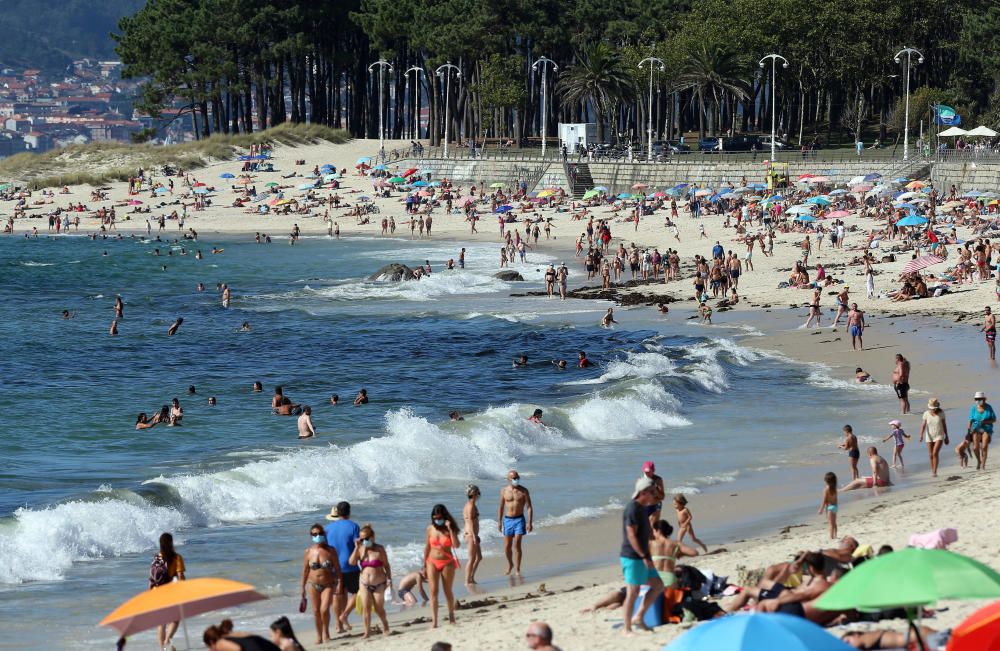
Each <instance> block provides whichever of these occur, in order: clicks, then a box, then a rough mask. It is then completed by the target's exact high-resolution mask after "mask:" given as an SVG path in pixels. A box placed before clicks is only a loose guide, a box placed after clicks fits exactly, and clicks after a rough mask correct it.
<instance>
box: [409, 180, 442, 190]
mask: <svg viewBox="0 0 1000 651" xmlns="http://www.w3.org/2000/svg"><path fill="white" fill-rule="evenodd" d="M417 183H420V181H417ZM417 183H414V184H413V185H416V184H417ZM427 185H429V186H430V187H432V188H440V187H441V181H431V182H430V183H428V184H427Z"/></svg>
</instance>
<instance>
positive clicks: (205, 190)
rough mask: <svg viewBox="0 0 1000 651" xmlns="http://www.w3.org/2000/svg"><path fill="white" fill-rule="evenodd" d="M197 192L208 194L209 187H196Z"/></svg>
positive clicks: (195, 191)
mask: <svg viewBox="0 0 1000 651" xmlns="http://www.w3.org/2000/svg"><path fill="white" fill-rule="evenodd" d="M194 193H195V194H208V188H195V189H194Z"/></svg>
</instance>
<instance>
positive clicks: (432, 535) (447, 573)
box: [424, 504, 461, 628]
mask: <svg viewBox="0 0 1000 651" xmlns="http://www.w3.org/2000/svg"><path fill="white" fill-rule="evenodd" d="M460 544H461V543H460V542H459V540H458V523H457V522H455V518H453V517H451V514H450V513H448V509H447V508H445V506H444V504H435V505H434V508H433V509H431V524H430V525H428V527H427V536H426V542H425V543H424V566H425V567H426V568H427V583H428V585H429V586H430V591H431V627H432V628H437V627H438V587H439V586H440V587H441V588H442V589H443V590H444V598H445V601H446V602H447V604H448V621H449V622H450V623H452V624H454V623H455V595H454V594H453V593H452V590H451V586H452V583H454V581H455V570H456V569H458V556H456V554H455V550H457V549H458V547H459V545H460Z"/></svg>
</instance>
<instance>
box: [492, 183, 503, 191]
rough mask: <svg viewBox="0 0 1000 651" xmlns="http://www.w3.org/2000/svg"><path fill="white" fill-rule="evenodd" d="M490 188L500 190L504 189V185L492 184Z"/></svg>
mask: <svg viewBox="0 0 1000 651" xmlns="http://www.w3.org/2000/svg"><path fill="white" fill-rule="evenodd" d="M490 187H491V188H496V189H499V188H502V187H504V184H503V183H499V182H498V183H490Z"/></svg>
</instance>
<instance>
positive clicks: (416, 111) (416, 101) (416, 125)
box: [403, 66, 424, 140]
mask: <svg viewBox="0 0 1000 651" xmlns="http://www.w3.org/2000/svg"><path fill="white" fill-rule="evenodd" d="M423 71H424V69H423V68H421V67H420V66H412V67H410V68H407V70H406V72H404V73H403V76H404V77H406V78H407V79H409V78H410V73H411V72H412V73H413V113H411V114H410V119H411V120H413V130H412V131H413V139H414V140H420V73H422V72H423Z"/></svg>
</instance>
